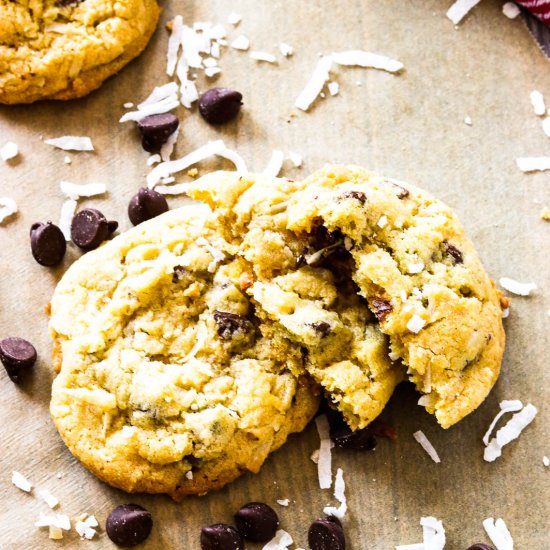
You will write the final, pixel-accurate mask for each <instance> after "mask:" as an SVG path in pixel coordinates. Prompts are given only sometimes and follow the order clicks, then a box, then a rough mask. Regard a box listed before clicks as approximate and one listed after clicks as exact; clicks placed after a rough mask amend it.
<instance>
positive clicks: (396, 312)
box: [190, 166, 505, 428]
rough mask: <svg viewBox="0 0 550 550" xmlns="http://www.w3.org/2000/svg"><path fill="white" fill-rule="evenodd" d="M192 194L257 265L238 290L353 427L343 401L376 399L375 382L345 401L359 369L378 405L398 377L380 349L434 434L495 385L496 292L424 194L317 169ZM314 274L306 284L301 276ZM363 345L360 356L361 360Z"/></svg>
mask: <svg viewBox="0 0 550 550" xmlns="http://www.w3.org/2000/svg"><path fill="white" fill-rule="evenodd" d="M190 194H191V196H193V197H194V198H197V199H202V200H206V201H207V202H208V203H209V204H210V205H211V207H213V208H214V209H215V210H216V212H217V213H218V219H219V222H218V223H219V225H220V226H225V228H226V229H225V231H226V235H225V237H226V239H229V240H233V241H234V242H235V243H236V244H237V245H238V246H240V247H241V249H242V254H243V255H244V257H246V258H247V259H248V260H249V261H251V262H252V263H253V264H254V269H255V272H256V275H257V280H256V281H255V282H254V284H253V285H252V286H251V287H250V288H249V289H248V290H247V292H248V293H249V294H250V295H251V296H252V297H253V298H254V300H255V301H256V302H257V303H258V304H260V305H261V307H262V308H263V309H264V310H265V311H266V312H267V314H268V316H269V317H270V318H272V319H274V320H277V321H278V322H280V323H281V324H282V325H283V326H284V327H285V328H286V329H287V331H288V332H289V334H291V335H292V337H294V338H296V339H297V340H298V341H300V343H301V344H302V345H306V347H307V348H308V350H309V355H308V363H307V364H306V368H307V369H308V370H309V371H310V372H311V374H312V375H313V377H314V378H315V379H316V380H317V381H319V382H320V383H321V385H323V386H324V387H325V389H326V391H327V392H328V393H329V394H330V396H331V398H332V400H333V402H334V403H335V404H336V405H337V406H338V407H339V408H341V410H342V412H343V413H344V416H345V418H346V420H347V421H348V423H349V424H350V426H351V427H352V428H357V427H359V426H362V425H363V424H364V423H365V421H366V420H367V418H366V417H364V416H361V414H359V415H358V414H357V411H354V410H353V407H354V406H355V407H358V406H363V404H364V403H365V400H368V399H370V398H373V399H378V398H379V395H380V393H377V391H378V392H379V391H380V390H379V389H378V390H376V389H375V390H373V389H372V388H371V389H370V391H369V390H367V391H366V393H361V392H358V395H354V392H355V391H356V389H357V387H358V383H359V380H360V379H361V376H358V377H357V378H355V372H356V367H359V369H358V370H359V371H361V373H362V380H363V381H364V382H365V379H370V380H371V382H372V384H373V386H374V387H375V388H378V386H379V384H378V383H379V382H380V374H381V373H382V374H385V378H384V384H386V387H385V391H384V392H382V396H383V397H382V400H381V401H379V405H381V406H383V402H384V399H385V398H386V397H388V395H389V393H391V391H390V390H389V388H390V387H392V384H393V385H394V384H395V383H396V382H397V381H398V380H399V376H398V375H397V374H395V375H394V378H393V379H391V382H388V378H390V376H389V373H390V372H395V373H397V372H399V370H398V368H397V367H393V366H392V367H390V366H389V365H388V363H387V361H388V358H387V357H386V358H384V354H386V355H387V356H388V357H389V358H391V360H392V361H394V362H395V363H396V364H397V365H399V363H402V364H403V365H404V366H405V368H406V370H407V376H408V378H409V380H411V381H412V382H413V383H414V384H415V386H416V388H417V389H418V390H419V391H420V392H421V393H422V397H421V398H420V401H419V404H421V405H423V406H424V407H425V408H426V410H427V411H428V412H430V413H432V414H434V415H435V416H436V418H437V420H438V422H439V423H440V424H441V426H442V427H444V428H448V427H449V426H451V425H453V424H455V423H456V422H458V421H459V420H460V419H462V418H463V417H464V416H465V415H467V414H468V413H470V412H472V411H473V410H474V409H475V408H476V407H478V406H479V404H480V403H481V402H482V401H483V400H484V398H485V397H486V395H487V394H488V392H489V391H490V389H491V388H492V386H493V385H494V383H495V382H496V380H497V377H498V374H499V371H500V365H501V360H502V355H503V351H504V342H505V335H504V330H503V326H502V310H501V306H500V297H499V294H498V292H497V291H496V290H495V287H494V284H493V283H492V281H491V280H490V278H489V277H488V275H487V273H486V272H485V270H484V269H483V266H482V264H481V262H480V259H479V257H478V255H477V253H476V251H475V249H474V247H473V245H472V243H471V242H470V240H469V239H468V238H467V237H466V235H465V232H464V228H463V227H462V225H461V224H460V222H459V221H458V219H457V217H456V215H455V214H454V213H453V211H452V210H451V209H450V208H449V207H448V206H446V205H445V204H443V203H442V202H441V201H439V200H437V199H435V198H434V197H432V196H431V195H430V194H429V193H427V192H425V191H423V190H421V189H419V188H417V187H414V186H412V185H408V184H403V183H400V182H396V181H393V180H391V179H389V178H384V177H382V176H379V175H375V174H372V173H370V172H368V171H366V170H364V169H362V168H359V167H345V166H328V167H326V168H324V169H323V170H320V171H318V172H316V173H314V174H313V175H312V176H310V177H309V178H307V179H306V180H305V181H303V182H290V181H287V182H285V183H281V180H279V183H274V182H273V181H272V180H271V181H270V180H268V179H265V178H263V179H261V180H258V181H256V182H254V181H251V178H247V177H238V176H234V175H228V174H220V175H213V176H210V177H209V178H208V179H207V180H202V181H201V180H199V181H197V182H196V183H194V184H192V186H191V189H190ZM274 227H275V229H273V228H274ZM229 233H231V234H229ZM300 246H301V247H302V248H301V249H300ZM304 264H306V266H307V268H306V267H304ZM317 266H319V267H320V268H324V269H325V270H326V271H328V272H330V274H331V275H328V274H321V273H320V272H319V267H317ZM312 268H313V269H312ZM312 271H315V272H316V273H317V275H316V276H315V277H316V278H317V282H316V283H313V282H311V281H310V282H308V283H305V284H304V281H305V280H306V272H307V274H308V275H307V277H310V276H311V272H312ZM300 273H302V275H300ZM323 277H324V278H325V279H326V280H328V281H329V284H328V286H327V285H325V287H322V282H321V281H320V280H319V279H323ZM338 279H343V281H342V280H341V281H340V282H339V283H338ZM333 282H335V283H336V292H337V297H336V298H334V296H333V294H331V292H333V289H332V287H331V288H330V289H329V287H330V285H332V284H333ZM338 285H340V287H339V286H338ZM346 285H347V287H346ZM301 287H302V288H301ZM335 304H337V306H335ZM342 308H343V309H342ZM346 308H351V309H346ZM361 308H362V309H361ZM366 309H368V310H370V314H371V317H369V315H368V314H367V313H366V312H365V311H364V310H366ZM344 312H345V313H344ZM350 312H352V313H350ZM372 317H374V318H375V320H376V322H374V323H373V322H372ZM338 318H339V319H338ZM308 327H310V328H312V329H313V330H309V329H308ZM315 328H317V329H318V331H319V334H318V335H317V336H315V334H314V330H315ZM319 329H320V330H319ZM362 329H364V330H365V332H364V337H362V335H361V330H362ZM367 329H368V330H367ZM350 332H351V333H353V334H354V335H355V336H354V337H350V336H349V333H350ZM381 335H383V338H382V336H381ZM381 339H382V340H381ZM373 341H376V342H379V344H378V347H377V346H376V345H374V346H373ZM381 341H384V344H382V343H381ZM361 342H364V344H363V345H365V346H366V347H367V348H368V349H369V350H370V351H371V353H370V355H369V354H367V356H366V357H365V359H366V360H365V361H363V362H359V361H358V355H359V354H358V353H356V351H355V350H356V348H357V349H358V347H359V346H360V345H361ZM373 350H375V351H374V352H373ZM310 358H311V360H309V359H310ZM327 358H328V359H329V362H328V363H327V362H326V361H325V359H327ZM338 359H340V361H338ZM384 360H385V361H386V363H385V364H384V363H382V361H384ZM383 364H384V366H382V365H383ZM374 365H377V366H376V367H375V366H374ZM320 372H330V373H331V374H333V373H334V381H333V380H331V381H330V382H328V381H327V380H326V379H325V380H323V379H322V378H321V377H320V376H319V373H320ZM347 376H349V379H346V378H345V377H347ZM342 381H344V383H341V382H342ZM348 382H349V383H348ZM388 384H389V385H388ZM362 387H363V388H366V387H368V385H365V383H363V385H362ZM346 399H347V400H349V406H342V403H343V401H346ZM343 405H346V403H343Z"/></svg>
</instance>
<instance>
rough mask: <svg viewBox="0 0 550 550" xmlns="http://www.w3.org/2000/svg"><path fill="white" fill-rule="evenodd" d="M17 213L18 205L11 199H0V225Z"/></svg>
mask: <svg viewBox="0 0 550 550" xmlns="http://www.w3.org/2000/svg"><path fill="white" fill-rule="evenodd" d="M16 212H17V203H16V202H15V201H14V200H13V199H10V198H9V197H0V223H2V222H3V221H4V220H5V219H6V218H7V217H8V216H11V215H12V214H15V213H16Z"/></svg>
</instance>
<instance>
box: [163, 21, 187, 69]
mask: <svg viewBox="0 0 550 550" xmlns="http://www.w3.org/2000/svg"><path fill="white" fill-rule="evenodd" d="M182 33H183V17H182V16H181V15H176V17H174V19H173V20H172V32H171V33H170V38H169V39H168V49H167V51H166V61H167V63H166V74H167V75H168V76H174V71H175V70H176V63H177V62H178V52H179V49H180V46H181V38H182Z"/></svg>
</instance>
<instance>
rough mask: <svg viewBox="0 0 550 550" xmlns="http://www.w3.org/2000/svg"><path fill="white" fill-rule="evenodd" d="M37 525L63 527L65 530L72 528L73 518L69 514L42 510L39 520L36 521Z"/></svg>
mask: <svg viewBox="0 0 550 550" xmlns="http://www.w3.org/2000/svg"><path fill="white" fill-rule="evenodd" d="M34 525H35V527H51V526H53V527H57V528H58V529H63V530H64V531H69V530H70V529H71V520H70V519H69V516H67V515H65V514H49V515H48V514H44V513H42V512H40V517H39V519H38V521H37V522H35V524H34Z"/></svg>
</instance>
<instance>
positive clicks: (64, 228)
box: [59, 199, 76, 241]
mask: <svg viewBox="0 0 550 550" xmlns="http://www.w3.org/2000/svg"><path fill="white" fill-rule="evenodd" d="M75 212H76V201H75V200H74V199H67V200H66V201H65V202H64V203H63V204H62V205H61V213H60V214H59V229H61V233H63V235H64V236H65V240H66V241H70V240H71V223H72V221H73V216H74V213H75Z"/></svg>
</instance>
